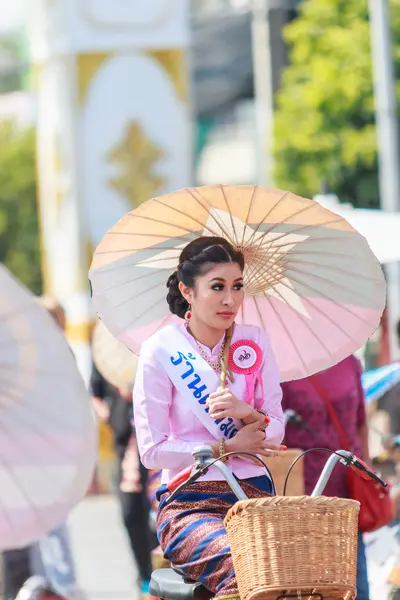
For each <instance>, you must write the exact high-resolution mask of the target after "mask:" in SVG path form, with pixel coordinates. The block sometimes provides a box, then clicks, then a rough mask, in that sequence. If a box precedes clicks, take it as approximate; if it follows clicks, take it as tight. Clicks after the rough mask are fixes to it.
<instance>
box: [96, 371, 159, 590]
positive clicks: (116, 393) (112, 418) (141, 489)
mask: <svg viewBox="0 0 400 600" xmlns="http://www.w3.org/2000/svg"><path fill="white" fill-rule="evenodd" d="M90 387H91V393H92V397H93V406H94V409H95V411H96V414H97V416H98V417H99V419H101V420H102V421H104V422H107V423H108V424H109V426H110V427H111V430H112V432H113V436H114V449H115V453H116V456H117V473H116V485H115V488H116V493H117V496H118V499H119V503H120V508H121V516H122V520H123V523H124V526H125V530H126V532H127V535H128V539H129V544H130V547H131V550H132V554H133V557H134V559H135V561H136V564H137V567H138V571H139V586H140V590H141V595H142V597H144V596H147V595H148V593H149V584H150V577H151V571H152V566H151V551H152V550H153V549H154V548H156V547H157V546H158V541H157V538H156V536H155V534H154V533H152V532H151V531H150V528H149V511H150V507H149V502H148V498H147V489H146V486H147V479H148V473H147V469H145V468H144V466H143V465H142V463H141V462H140V460H139V454H138V450H137V445H136V437H135V435H134V432H133V429H132V413H133V410H132V391H131V390H118V389H117V388H115V387H114V386H113V385H111V383H109V382H108V381H107V380H106V379H105V378H104V377H103V376H102V375H101V373H100V372H99V371H98V370H97V368H96V366H95V365H94V366H93V370H92V376H91V382H90Z"/></svg>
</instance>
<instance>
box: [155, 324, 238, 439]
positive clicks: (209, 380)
mask: <svg viewBox="0 0 400 600" xmlns="http://www.w3.org/2000/svg"><path fill="white" fill-rule="evenodd" d="M155 356H156V359H157V360H158V362H159V363H160V364H161V366H162V367H163V369H164V370H165V372H166V373H167V375H168V377H169V378H170V379H171V381H172V383H173V384H174V386H175V387H176V389H177V390H178V391H179V392H180V393H181V394H182V395H184V396H185V397H186V398H188V399H189V400H190V406H191V408H192V410H193V412H194V413H195V415H196V416H197V418H198V419H199V420H200V421H201V422H202V423H203V425H204V427H206V429H208V431H209V432H210V433H211V435H212V436H213V437H214V438H215V439H216V440H219V439H221V437H224V438H226V439H229V438H232V437H233V436H234V435H235V434H236V433H237V432H238V431H239V429H241V428H242V423H241V422H240V421H239V420H237V419H233V418H231V417H229V418H228V417H225V418H224V419H217V420H215V419H212V418H211V417H210V416H209V414H208V412H209V410H208V408H207V407H206V402H207V398H208V396H209V395H210V394H211V393H212V392H215V391H216V390H217V388H218V385H219V377H218V375H217V374H216V373H215V372H214V371H213V369H212V368H211V367H210V365H208V364H207V362H206V361H205V360H204V358H202V356H201V355H200V354H199V353H198V352H197V351H196V350H195V349H194V348H193V346H192V345H191V344H190V343H189V341H188V340H187V339H186V338H185V336H184V335H182V333H181V332H180V331H179V328H178V326H177V325H168V326H167V327H164V328H163V329H161V330H160V331H159V332H158V344H157V348H156V351H155Z"/></svg>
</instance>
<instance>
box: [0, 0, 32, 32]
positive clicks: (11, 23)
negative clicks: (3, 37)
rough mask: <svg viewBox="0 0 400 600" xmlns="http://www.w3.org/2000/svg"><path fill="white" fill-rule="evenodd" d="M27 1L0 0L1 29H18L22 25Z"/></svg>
mask: <svg viewBox="0 0 400 600" xmlns="http://www.w3.org/2000/svg"><path fill="white" fill-rule="evenodd" d="M26 1H27V0H12V1H10V0H0V31H7V30H10V29H11V30H12V29H17V28H18V27H20V26H21V25H22V23H23V16H24V8H25V5H26ZM32 1H34V0H31V2H32Z"/></svg>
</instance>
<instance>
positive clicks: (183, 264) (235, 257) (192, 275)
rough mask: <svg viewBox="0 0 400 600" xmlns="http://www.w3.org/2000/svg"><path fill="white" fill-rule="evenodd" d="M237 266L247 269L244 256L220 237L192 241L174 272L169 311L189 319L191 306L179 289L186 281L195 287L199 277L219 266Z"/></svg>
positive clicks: (169, 279) (168, 285) (169, 281)
mask: <svg viewBox="0 0 400 600" xmlns="http://www.w3.org/2000/svg"><path fill="white" fill-rule="evenodd" d="M224 263H236V264H237V265H239V267H240V269H241V270H242V271H243V269H244V256H243V254H242V253H241V252H240V251H239V250H235V248H234V247H233V246H232V244H230V243H229V242H228V240H225V239H224V238H220V237H200V238H197V239H196V240H193V242H190V243H189V244H188V245H187V246H186V247H185V248H184V249H183V250H182V252H181V255H180V257H179V265H178V269H177V270H176V271H175V272H174V273H172V275H171V276H170V277H169V278H168V281H167V288H168V294H167V302H168V305H169V310H170V311H171V312H172V314H173V315H177V316H178V317H181V318H182V319H183V317H184V316H185V313H186V311H187V310H188V308H189V304H188V303H187V301H186V300H185V298H184V297H183V296H182V294H181V292H180V290H179V287H178V286H179V282H180V281H182V283H184V284H185V285H187V286H188V287H191V288H192V287H194V284H195V281H196V278H197V277H198V276H199V275H204V274H205V273H207V271H209V270H210V269H212V268H213V265H215V264H224Z"/></svg>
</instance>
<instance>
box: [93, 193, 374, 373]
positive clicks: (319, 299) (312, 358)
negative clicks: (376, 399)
mask: <svg viewBox="0 0 400 600" xmlns="http://www.w3.org/2000/svg"><path fill="white" fill-rule="evenodd" d="M202 235H212V236H223V237H225V238H226V239H228V240H229V241H230V242H232V244H233V245H234V246H235V247H236V248H239V249H240V250H242V251H243V253H244V256H245V260H246V269H245V272H244V280H245V292H246V298H245V300H244V303H243V307H242V310H241V312H240V314H239V315H238V319H237V321H238V322H244V323H248V324H255V325H258V326H260V327H262V328H263V329H265V330H266V331H267V332H268V334H269V337H270V340H271V343H272V346H273V349H274V351H275V354H276V357H277V360H278V364H279V368H280V373H281V378H282V380H283V381H285V380H291V379H296V378H301V377H305V376H307V375H310V374H312V373H315V372H317V371H320V370H322V369H326V368H328V367H330V366H332V365H333V364H335V363H337V362H338V361H340V360H341V359H343V358H344V357H346V356H348V355H349V354H350V353H352V352H354V351H355V350H357V349H358V348H360V347H361V346H362V345H363V344H364V343H365V341H366V340H367V339H368V338H369V337H370V336H371V334H372V333H373V332H374V331H375V329H376V328H377V326H378V324H379V321H380V317H381V313H382V310H383V307H384V305H385V281H384V277H383V273H382V270H381V268H380V265H379V263H378V261H377V259H376V258H375V256H374V255H373V253H372V252H371V250H370V248H369V246H368V244H367V242H366V240H365V239H364V238H363V237H362V236H361V235H360V234H358V233H357V231H355V229H353V227H351V226H350V225H349V224H348V223H347V222H346V221H345V220H344V219H343V218H342V217H340V216H338V215H336V214H335V213H333V212H330V211H329V210H327V209H325V208H323V207H322V206H321V205H320V204H318V203H317V202H315V201H313V200H308V199H305V198H301V197H299V196H295V195H294V194H291V193H290V192H284V191H281V190H269V189H264V188H261V187H258V186H250V185H249V186H222V185H215V186H206V187H202V188H187V189H183V190H180V191H178V192H175V193H172V194H169V195H167V196H163V197H160V198H153V199H151V200H149V201H148V202H146V203H144V204H142V205H141V206H139V207H138V208H136V209H135V210H133V211H131V212H129V213H127V214H126V215H125V216H124V217H123V218H122V219H121V220H120V221H118V223H117V224H116V225H115V226H114V227H113V228H112V229H111V230H110V231H109V232H108V233H107V234H106V235H105V237H104V239H103V240H102V242H101V243H100V245H99V246H98V248H97V250H96V252H95V254H94V258H93V263H92V266H91V270H90V280H91V284H92V291H93V301H94V306H95V309H96V311H97V313H98V315H99V316H100V317H101V319H102V320H103V321H104V323H105V324H106V326H107V328H108V329H109V330H110V331H111V332H112V333H113V335H115V336H116V337H118V338H119V339H120V340H122V341H123V342H124V343H125V344H126V345H127V346H128V347H129V348H130V349H131V350H133V351H134V352H138V351H139V349H140V345H141V343H142V342H143V340H145V339H147V338H148V337H149V336H151V335H152V334H153V333H154V332H155V331H156V330H157V329H158V328H159V327H161V326H163V325H165V324H167V323H170V322H173V321H174V320H175V318H174V317H172V316H171V315H170V314H169V312H168V306H167V303H166V300H165V297H166V291H167V290H166V281H167V278H168V276H169V275H170V274H171V273H172V272H173V271H174V270H175V269H176V268H177V265H178V259H179V254H180V252H181V250H182V248H184V246H185V245H186V244H187V243H188V242H190V241H191V240H194V239H195V238H196V237H198V236H202Z"/></svg>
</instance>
